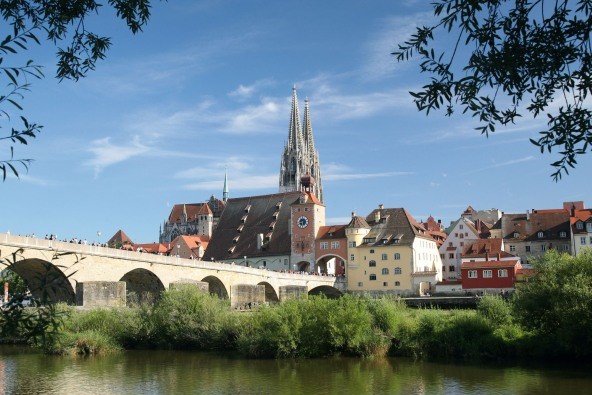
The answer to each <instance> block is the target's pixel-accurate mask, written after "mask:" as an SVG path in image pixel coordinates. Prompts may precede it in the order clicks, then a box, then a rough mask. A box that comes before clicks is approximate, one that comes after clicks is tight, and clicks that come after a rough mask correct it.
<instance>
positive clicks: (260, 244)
mask: <svg viewBox="0 0 592 395" xmlns="http://www.w3.org/2000/svg"><path fill="white" fill-rule="evenodd" d="M261 247H263V233H257V249H258V250H260V249H261Z"/></svg>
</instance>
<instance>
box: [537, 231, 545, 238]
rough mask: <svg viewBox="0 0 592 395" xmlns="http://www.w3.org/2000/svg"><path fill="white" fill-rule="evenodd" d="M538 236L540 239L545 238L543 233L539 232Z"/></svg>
mask: <svg viewBox="0 0 592 395" xmlns="http://www.w3.org/2000/svg"><path fill="white" fill-rule="evenodd" d="M537 236H538V238H539V239H542V238H543V237H544V236H545V234H544V233H543V232H539V233H537Z"/></svg>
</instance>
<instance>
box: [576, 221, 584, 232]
mask: <svg viewBox="0 0 592 395" xmlns="http://www.w3.org/2000/svg"><path fill="white" fill-rule="evenodd" d="M576 229H580V230H581V229H584V223H583V222H578V223H577V224H576Z"/></svg>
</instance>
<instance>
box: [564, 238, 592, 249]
mask: <svg viewBox="0 0 592 395" xmlns="http://www.w3.org/2000/svg"><path fill="white" fill-rule="evenodd" d="M590 244H592V237H591V238H590ZM562 247H563V251H567V250H569V246H568V245H567V244H564V245H563V246H562Z"/></svg>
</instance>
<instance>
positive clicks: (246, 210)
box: [245, 204, 251, 213]
mask: <svg viewBox="0 0 592 395" xmlns="http://www.w3.org/2000/svg"><path fill="white" fill-rule="evenodd" d="M250 210H251V205H250V204H247V207H245V213H248V212H249V211H250Z"/></svg>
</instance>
